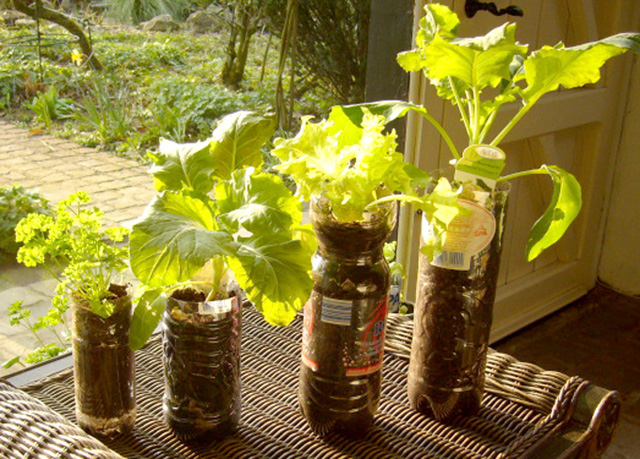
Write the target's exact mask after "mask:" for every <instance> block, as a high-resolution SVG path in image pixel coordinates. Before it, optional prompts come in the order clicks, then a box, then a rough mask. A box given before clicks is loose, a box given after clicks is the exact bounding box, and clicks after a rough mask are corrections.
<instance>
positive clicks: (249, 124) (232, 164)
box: [211, 111, 276, 180]
mask: <svg viewBox="0 0 640 459" xmlns="http://www.w3.org/2000/svg"><path fill="white" fill-rule="evenodd" d="M275 128H276V119H275V116H262V115H259V114H257V113H255V112H248V111H240V112H235V113H232V114H231V115H227V116H226V117H224V118H223V119H222V120H221V121H220V123H219V124H218V126H217V127H216V128H215V130H214V131H213V134H212V137H211V154H212V156H213V159H214V162H215V165H216V168H215V172H214V175H215V177H217V178H219V179H222V180H227V179H228V178H230V177H231V174H232V173H233V172H234V171H235V170H238V169H242V168H243V167H248V166H253V167H255V168H257V169H259V168H260V167H261V166H262V152H261V151H260V148H261V147H262V146H263V145H264V144H265V142H266V141H267V140H269V139H270V138H271V136H272V135H273V132H274V131H275Z"/></svg>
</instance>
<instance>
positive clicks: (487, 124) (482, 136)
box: [478, 110, 498, 143]
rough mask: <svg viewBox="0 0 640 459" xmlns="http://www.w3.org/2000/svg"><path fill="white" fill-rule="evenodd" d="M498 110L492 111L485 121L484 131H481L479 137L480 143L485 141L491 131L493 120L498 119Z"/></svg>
mask: <svg viewBox="0 0 640 459" xmlns="http://www.w3.org/2000/svg"><path fill="white" fill-rule="evenodd" d="M497 114H498V111H497V110H496V111H494V112H491V114H490V115H489V116H488V117H487V121H486V122H485V123H484V127H483V128H482V132H480V137H479V138H478V143H482V142H484V139H485V137H486V136H487V134H488V133H489V129H491V126H493V122H494V121H495V120H496V115H497Z"/></svg>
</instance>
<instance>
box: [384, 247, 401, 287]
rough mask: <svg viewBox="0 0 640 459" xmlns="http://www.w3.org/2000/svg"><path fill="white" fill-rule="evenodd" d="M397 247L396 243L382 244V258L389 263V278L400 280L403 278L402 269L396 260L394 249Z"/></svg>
mask: <svg viewBox="0 0 640 459" xmlns="http://www.w3.org/2000/svg"><path fill="white" fill-rule="evenodd" d="M397 247H398V242H397V241H392V242H386V243H385V244H384V247H383V249H384V258H385V259H386V260H387V263H389V271H391V278H394V277H399V278H400V279H404V278H405V272H404V268H403V267H402V264H401V263H400V262H399V261H398V260H396V248H397Z"/></svg>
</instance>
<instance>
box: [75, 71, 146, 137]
mask: <svg viewBox="0 0 640 459" xmlns="http://www.w3.org/2000/svg"><path fill="white" fill-rule="evenodd" d="M92 89H93V91H92V93H91V95H89V96H88V97H86V98H85V99H84V100H82V102H81V103H80V106H79V109H78V110H77V111H76V114H75V118H76V119H77V120H78V122H79V123H80V126H84V128H85V129H87V130H88V131H89V132H91V137H93V138H94V139H95V141H96V143H98V144H100V145H108V144H109V143H111V142H114V141H123V140H125V139H126V138H127V137H128V135H129V134H130V132H131V131H132V130H133V128H134V126H135V120H134V117H133V114H132V113H131V108H130V107H131V102H130V98H129V95H130V92H129V89H128V88H127V86H125V85H121V84H119V83H117V82H116V81H115V79H108V78H107V79H104V80H97V79H96V80H95V81H94V83H93V88H92Z"/></svg>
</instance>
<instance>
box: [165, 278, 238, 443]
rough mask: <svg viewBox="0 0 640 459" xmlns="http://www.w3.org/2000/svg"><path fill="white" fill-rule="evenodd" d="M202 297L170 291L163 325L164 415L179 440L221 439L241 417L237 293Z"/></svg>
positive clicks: (232, 428) (186, 292)
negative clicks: (213, 298)
mask: <svg viewBox="0 0 640 459" xmlns="http://www.w3.org/2000/svg"><path fill="white" fill-rule="evenodd" d="M194 294H195V295H196V296H194ZM198 295H200V296H198ZM204 299H205V298H204V294H202V293H200V292H197V293H195V292H194V291H193V290H180V291H177V292H174V293H173V295H172V296H171V297H169V299H168V300H167V308H166V311H165V314H164V319H163V325H162V342H163V361H164V376H165V392H164V397H163V399H162V402H163V411H164V417H165V420H166V422H167V424H168V425H169V427H170V428H171V430H172V431H173V432H174V434H175V435H176V436H177V437H178V438H180V439H181V440H183V441H200V440H202V441H207V440H210V439H219V438H222V437H225V436H227V435H229V434H231V433H233V432H234V431H235V430H236V428H237V425H238V421H239V419H240V406H241V399H240V339H241V330H240V326H241V324H240V314H241V311H240V305H239V301H238V297H237V296H233V297H231V298H229V299H226V300H220V301H207V302H205V301H204Z"/></svg>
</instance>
